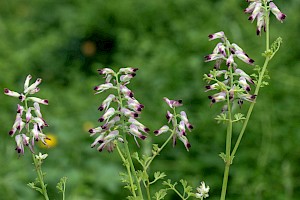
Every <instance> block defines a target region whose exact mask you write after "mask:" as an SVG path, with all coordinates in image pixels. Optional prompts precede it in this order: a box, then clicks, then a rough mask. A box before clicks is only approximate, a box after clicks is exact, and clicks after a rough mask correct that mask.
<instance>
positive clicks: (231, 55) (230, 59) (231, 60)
mask: <svg viewBox="0 0 300 200" xmlns="http://www.w3.org/2000/svg"><path fill="white" fill-rule="evenodd" d="M233 63H234V60H233V54H230V56H229V57H228V58H227V60H226V66H227V67H230V66H231V65H232V64H233Z"/></svg>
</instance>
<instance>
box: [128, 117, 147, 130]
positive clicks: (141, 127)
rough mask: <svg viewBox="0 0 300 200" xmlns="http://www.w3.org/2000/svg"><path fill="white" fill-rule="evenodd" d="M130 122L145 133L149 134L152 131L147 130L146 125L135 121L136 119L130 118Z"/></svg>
mask: <svg viewBox="0 0 300 200" xmlns="http://www.w3.org/2000/svg"><path fill="white" fill-rule="evenodd" d="M128 122H130V123H132V124H134V125H136V127H137V128H138V129H139V130H141V131H143V132H144V133H147V132H149V131H150V129H149V128H147V127H146V126H145V125H144V124H142V123H141V122H139V121H138V120H136V119H134V118H132V117H130V118H129V120H128Z"/></svg>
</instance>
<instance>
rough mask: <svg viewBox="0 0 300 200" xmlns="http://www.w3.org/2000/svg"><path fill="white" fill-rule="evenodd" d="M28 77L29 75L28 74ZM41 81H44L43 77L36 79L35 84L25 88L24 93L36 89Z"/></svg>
mask: <svg viewBox="0 0 300 200" xmlns="http://www.w3.org/2000/svg"><path fill="white" fill-rule="evenodd" d="M27 77H28V76H27ZM41 82H42V79H41V78H38V79H36V81H35V82H34V83H33V84H31V85H30V86H29V87H27V88H26V89H24V93H25V94H26V93H29V92H30V91H32V90H35V89H36V87H37V86H38V85H39V84H40V83H41ZM25 83H26V81H25ZM24 88H25V84H24Z"/></svg>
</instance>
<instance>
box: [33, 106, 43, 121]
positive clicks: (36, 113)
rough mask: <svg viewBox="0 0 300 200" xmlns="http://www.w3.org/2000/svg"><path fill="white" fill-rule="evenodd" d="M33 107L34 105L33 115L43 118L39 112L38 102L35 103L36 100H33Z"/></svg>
mask: <svg viewBox="0 0 300 200" xmlns="http://www.w3.org/2000/svg"><path fill="white" fill-rule="evenodd" d="M33 107H34V113H35V115H36V116H37V117H39V118H43V116H42V113H41V109H40V104H39V103H37V102H34V103H33Z"/></svg>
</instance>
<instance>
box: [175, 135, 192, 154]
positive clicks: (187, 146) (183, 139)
mask: <svg viewBox="0 0 300 200" xmlns="http://www.w3.org/2000/svg"><path fill="white" fill-rule="evenodd" d="M178 138H179V140H180V141H181V142H182V143H183V144H184V146H185V148H186V150H187V151H189V149H190V148H191V144H190V143H189V141H188V139H187V137H186V136H184V135H180V136H179V137H178Z"/></svg>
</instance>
